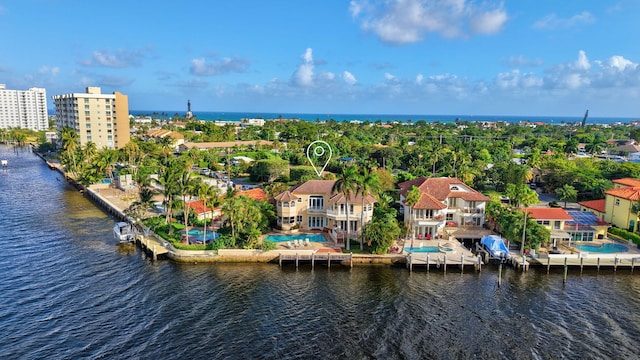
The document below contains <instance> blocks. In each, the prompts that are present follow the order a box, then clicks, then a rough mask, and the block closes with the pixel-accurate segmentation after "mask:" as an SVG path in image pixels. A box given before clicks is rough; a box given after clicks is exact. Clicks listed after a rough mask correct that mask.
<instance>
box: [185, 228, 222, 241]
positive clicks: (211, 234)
mask: <svg viewBox="0 0 640 360" xmlns="http://www.w3.org/2000/svg"><path fill="white" fill-rule="evenodd" d="M183 231H184V230H183ZM219 237H220V234H218V233H217V232H215V231H213V230H208V231H207V239H206V240H205V242H209V241H211V240H215V239H217V238H219ZM203 240H204V231H203V230H200V229H191V230H189V242H190V243H193V244H202V242H203Z"/></svg>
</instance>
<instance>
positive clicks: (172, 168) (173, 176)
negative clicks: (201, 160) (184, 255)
mask: <svg viewBox="0 0 640 360" xmlns="http://www.w3.org/2000/svg"><path fill="white" fill-rule="evenodd" d="M177 180H178V167H177V166H176V164H175V161H169V162H168V163H167V164H165V165H163V166H162V167H161V168H160V176H159V177H158V182H159V183H160V186H161V187H162V197H163V199H162V203H163V204H164V206H165V221H166V223H167V225H169V234H171V233H172V232H173V226H171V220H172V218H173V208H174V206H175V200H176V195H177V194H178V188H177V186H176V185H177Z"/></svg>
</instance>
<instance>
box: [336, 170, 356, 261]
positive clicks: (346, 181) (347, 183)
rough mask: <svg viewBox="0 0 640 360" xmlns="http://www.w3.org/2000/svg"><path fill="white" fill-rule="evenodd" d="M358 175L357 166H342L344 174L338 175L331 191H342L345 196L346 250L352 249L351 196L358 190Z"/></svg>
mask: <svg viewBox="0 0 640 360" xmlns="http://www.w3.org/2000/svg"><path fill="white" fill-rule="evenodd" d="M357 177H358V172H357V170H356V167H355V166H349V167H345V168H342V174H340V176H339V177H338V180H336V182H335V183H333V187H332V188H331V192H337V193H342V195H343V196H344V202H345V207H346V210H347V236H346V239H345V243H346V250H347V251H349V250H351V245H350V241H351V239H350V235H351V232H350V226H349V225H350V224H349V196H350V195H351V194H352V193H355V192H356V181H357Z"/></svg>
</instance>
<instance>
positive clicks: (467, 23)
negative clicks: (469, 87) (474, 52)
mask: <svg viewBox="0 0 640 360" xmlns="http://www.w3.org/2000/svg"><path fill="white" fill-rule="evenodd" d="M349 11H350V12H351V15H352V16H353V17H354V19H356V20H359V21H360V22H361V28H362V29H363V30H365V31H370V32H372V33H374V34H375V35H376V36H377V37H378V38H379V39H380V40H381V41H383V42H387V43H391V44H406V43H414V42H419V41H422V40H423V39H424V37H425V36H426V35H427V34H429V33H438V34H440V35H441V36H443V37H446V38H455V37H467V36H469V35H474V34H485V35H486V34H494V33H497V32H499V31H501V30H502V28H503V26H504V24H505V23H506V21H507V20H508V15H507V12H506V10H504V7H503V5H502V2H496V1H490V0H488V1H484V2H482V3H481V4H479V3H476V2H474V1H468V0H439V1H433V0H352V1H351V3H350V5H349Z"/></svg>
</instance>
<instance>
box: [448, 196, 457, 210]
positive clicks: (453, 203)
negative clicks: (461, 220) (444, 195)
mask: <svg viewBox="0 0 640 360" xmlns="http://www.w3.org/2000/svg"><path fill="white" fill-rule="evenodd" d="M449 207H450V208H457V207H458V199H457V198H450V199H449Z"/></svg>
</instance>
